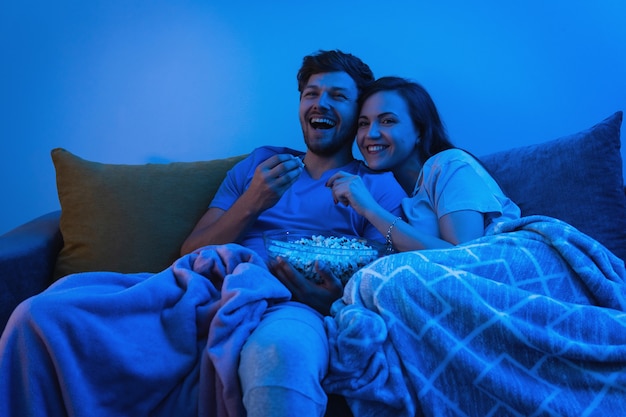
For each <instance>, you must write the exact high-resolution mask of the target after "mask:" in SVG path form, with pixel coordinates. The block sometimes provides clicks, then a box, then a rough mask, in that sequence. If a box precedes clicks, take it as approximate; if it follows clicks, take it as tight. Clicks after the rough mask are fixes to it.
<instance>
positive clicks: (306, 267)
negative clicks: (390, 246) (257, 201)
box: [266, 232, 379, 285]
mask: <svg viewBox="0 0 626 417" xmlns="http://www.w3.org/2000/svg"><path fill="white" fill-rule="evenodd" d="M293 235H297V233H295V234H287V233H285V232H283V233H282V234H281V235H280V236H281V237H280V238H277V237H266V239H267V240H266V244H267V251H268V253H269V254H270V256H273V257H276V256H281V257H283V258H285V259H287V260H288V261H289V263H291V264H292V265H293V267H294V268H296V269H297V270H298V271H299V272H300V273H302V274H303V275H304V276H305V277H306V278H307V279H311V280H314V281H318V280H319V279H320V278H319V276H318V274H317V272H316V271H315V262H316V261H321V262H323V263H324V264H325V265H326V267H327V268H328V269H329V270H330V271H331V272H332V273H333V274H334V275H335V276H336V277H338V278H339V279H340V280H341V282H342V283H343V284H344V285H345V284H346V282H348V280H349V279H350V277H351V276H352V275H353V274H354V273H355V272H356V271H358V270H359V269H361V268H362V267H363V266H365V265H367V264H368V263H370V262H371V261H373V260H374V259H376V258H378V256H379V250H378V249H377V248H374V247H373V246H371V245H369V244H366V243H364V240H363V239H357V238H352V237H345V236H343V237H336V236H323V235H317V234H312V235H309V236H310V237H309V236H307V237H300V238H295V237H294V236H293Z"/></svg>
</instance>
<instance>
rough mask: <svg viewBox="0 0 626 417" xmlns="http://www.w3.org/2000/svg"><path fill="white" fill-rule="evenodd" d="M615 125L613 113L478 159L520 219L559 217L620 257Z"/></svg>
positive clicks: (623, 243) (622, 231) (622, 209)
mask: <svg viewBox="0 0 626 417" xmlns="http://www.w3.org/2000/svg"><path fill="white" fill-rule="evenodd" d="M621 123H622V112H621V111H619V112H616V113H615V114H613V115H612V116H610V117H608V118H606V119H605V120H603V121H602V122H600V123H598V124H596V125H595V126H593V127H591V128H589V129H587V130H584V131H582V132H579V133H575V134H572V135H569V136H564V137H561V138H559V139H555V140H552V141H549V142H545V143H541V144H537V145H530V146H524V147H519V148H514V149H509V150H506V151H502V152H498V153H494V154H490V155H487V156H484V157H481V158H480V159H481V160H482V161H483V163H484V164H485V165H486V166H487V168H488V169H489V170H490V171H491V173H492V174H493V175H494V176H495V177H496V179H497V180H498V182H499V183H500V185H501V186H502V188H503V189H504V191H505V192H506V193H507V194H508V195H509V196H510V197H511V198H512V199H513V200H514V201H515V202H516V203H517V204H518V205H519V206H520V208H521V209H522V215H531V214H543V215H547V216H551V217H555V218H558V219H561V220H563V221H565V222H567V223H569V224H571V225H572V226H574V227H576V228H578V229H579V230H580V231H582V232H584V233H586V234H588V235H589V236H591V237H593V238H595V239H596V240H598V241H600V242H601V243H602V244H604V245H605V246H606V247H607V248H609V249H610V250H611V251H612V252H613V253H615V254H616V255H617V256H619V257H620V258H622V259H626V196H625V195H624V179H623V176H622V158H621V154H620V127H621Z"/></svg>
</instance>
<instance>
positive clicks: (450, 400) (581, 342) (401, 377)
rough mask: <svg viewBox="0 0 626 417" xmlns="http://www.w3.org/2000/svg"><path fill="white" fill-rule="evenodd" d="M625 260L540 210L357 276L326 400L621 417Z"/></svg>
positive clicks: (336, 339) (341, 308)
mask: <svg viewBox="0 0 626 417" xmlns="http://www.w3.org/2000/svg"><path fill="white" fill-rule="evenodd" d="M625 281H626V273H625V270H624V263H623V261H621V260H620V259H618V258H617V257H615V256H614V255H612V254H611V253H610V252H609V251H607V250H606V249H605V248H604V247H603V246H602V245H600V244H599V243H598V242H596V241H594V240H593V239H591V238H589V237H588V236H586V235H584V234H582V233H580V232H579V231H577V230H576V229H574V228H573V227H571V226H569V225H567V224H564V223H562V222H560V221H558V220H555V219H551V218H546V217H542V216H532V217H527V218H522V219H520V220H519V221H515V222H510V223H504V224H500V225H498V227H497V228H496V230H495V231H494V233H493V234H492V235H490V236H485V237H484V238H481V239H478V240H475V241H472V242H470V243H468V244H466V245H462V246H458V247H455V248H452V249H446V250H427V251H415V252H407V253H401V254H396V255H392V256H388V257H384V258H381V259H379V260H378V261H376V262H374V263H373V264H371V265H370V266H369V267H366V268H364V269H362V270H361V271H359V272H358V273H357V274H355V275H354V276H353V278H352V279H351V281H350V282H349V283H348V285H347V287H346V290H345V293H344V297H343V298H342V299H341V300H338V301H337V302H336V303H335V305H334V306H333V317H327V319H326V326H327V331H328V335H329V341H330V347H331V367H330V374H329V375H328V377H327V379H326V380H325V388H326V389H327V391H328V392H331V393H338V394H342V395H344V396H345V397H347V401H348V404H349V405H350V407H351V408H352V410H353V413H354V414H355V416H359V417H361V416H377V417H382V416H394V417H397V416H418V415H425V416H539V415H541V416H544V415H550V416H552V415H565V416H617V415H626V314H625V310H626V284H625Z"/></svg>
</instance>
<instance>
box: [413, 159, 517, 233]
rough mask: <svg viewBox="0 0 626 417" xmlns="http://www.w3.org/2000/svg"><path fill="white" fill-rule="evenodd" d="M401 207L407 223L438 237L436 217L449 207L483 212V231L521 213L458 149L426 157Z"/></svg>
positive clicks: (486, 174)
mask: <svg viewBox="0 0 626 417" xmlns="http://www.w3.org/2000/svg"><path fill="white" fill-rule="evenodd" d="M402 209H403V210H404V215H405V217H406V219H407V221H408V222H409V223H410V224H411V225H413V226H414V227H415V228H417V229H418V230H420V231H421V232H424V233H428V234H429V235H431V236H436V237H441V236H440V233H439V221H438V220H439V218H441V217H442V216H444V215H446V214H448V213H451V212H453V211H459V210H474V211H478V212H481V213H483V214H484V215H485V232H488V231H489V230H490V228H491V227H492V225H493V224H495V223H497V222H501V221H506V220H513V219H518V218H519V217H520V215H521V212H520V209H519V207H518V206H517V205H516V204H515V203H514V202H513V201H511V200H510V199H509V198H508V197H507V196H506V195H504V192H503V191H502V190H501V189H500V186H499V185H498V184H497V183H496V181H495V180H494V179H493V177H492V176H491V175H490V174H489V173H488V172H487V171H486V170H485V168H484V167H483V166H482V165H481V164H480V163H479V162H478V161H477V160H476V159H475V158H473V157H472V156H471V155H470V154H468V153H467V152H465V151H462V150H460V149H448V150H445V151H442V152H439V153H438V154H436V155H434V156H432V157H430V158H429V159H428V160H427V161H426V163H425V164H424V166H423V167H422V171H421V172H420V175H419V177H418V179H417V183H416V184H415V190H414V191H413V194H412V196H410V197H408V198H406V199H404V200H403V201H402Z"/></svg>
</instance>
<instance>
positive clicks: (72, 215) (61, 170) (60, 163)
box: [51, 148, 244, 278]
mask: <svg viewBox="0 0 626 417" xmlns="http://www.w3.org/2000/svg"><path fill="white" fill-rule="evenodd" d="M51 153H52V160H53V162H54V166H55V169H56V179H57V190H58V194H59V201H60V203H61V220H60V229H61V234H62V235H63V240H64V245H63V248H62V249H61V252H60V253H59V257H58V259H57V263H56V268H55V273H54V275H55V277H56V278H59V277H62V276H64V275H67V274H71V273H75V272H84V271H116V272H125V273H131V272H158V271H161V270H163V269H165V268H167V267H168V266H170V265H171V263H172V262H173V261H174V260H176V259H177V258H178V257H179V251H180V246H181V245H182V243H183V241H184V240H185V238H186V237H187V236H188V234H189V233H190V232H191V230H192V229H193V227H194V225H195V224H196V222H197V221H198V220H199V219H200V217H201V216H202V215H203V214H204V212H205V211H206V209H207V207H208V205H209V203H210V201H211V199H212V198H213V195H214V194H215V192H216V191H217V188H218V187H219V185H220V183H221V182H222V180H223V179H224V176H225V175H226V172H227V171H228V170H229V169H230V168H231V167H232V166H233V165H234V164H235V163H237V162H238V161H240V160H241V159H243V157H244V155H240V156H236V157H231V158H225V159H216V160H212V161H199V162H174V163H169V164H144V165H121V164H103V163H98V162H92V161H87V160H84V159H82V158H79V157H78V156H76V155H73V154H72V153H70V152H68V151H67V150H65V149H61V148H56V149H53V150H52V152H51Z"/></svg>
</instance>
